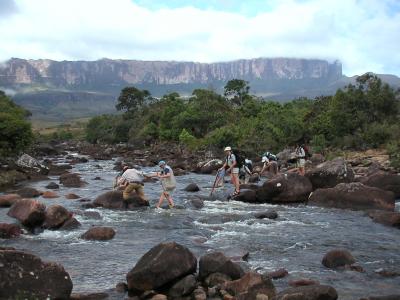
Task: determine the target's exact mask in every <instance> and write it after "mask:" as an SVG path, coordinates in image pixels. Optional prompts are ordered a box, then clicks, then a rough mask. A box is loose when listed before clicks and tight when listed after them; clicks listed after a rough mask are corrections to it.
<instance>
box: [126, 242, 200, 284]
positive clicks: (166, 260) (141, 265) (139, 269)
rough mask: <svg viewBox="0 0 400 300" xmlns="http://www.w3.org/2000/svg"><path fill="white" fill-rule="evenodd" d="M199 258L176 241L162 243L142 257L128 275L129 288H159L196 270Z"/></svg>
mask: <svg viewBox="0 0 400 300" xmlns="http://www.w3.org/2000/svg"><path fill="white" fill-rule="evenodd" d="M196 268H197V259H196V257H195V256H194V255H193V253H192V252H190V250H189V249H188V248H186V247H184V246H182V245H179V244H177V243H175V242H170V243H161V244H158V245H157V246H155V247H153V248H152V249H151V250H150V251H148V252H147V253H146V254H145V255H143V256H142V258H140V260H139V261H138V262H137V264H136V265H135V267H134V268H133V269H132V270H131V271H129V273H128V274H127V276H126V279H127V282H128V288H129V290H136V291H148V290H157V289H159V288H161V287H163V286H165V285H167V284H171V283H173V282H174V281H176V280H177V279H179V278H182V277H184V276H186V275H189V274H193V273H195V272H196Z"/></svg>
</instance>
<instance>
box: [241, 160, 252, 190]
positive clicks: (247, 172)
mask: <svg viewBox="0 0 400 300" xmlns="http://www.w3.org/2000/svg"><path fill="white" fill-rule="evenodd" d="M252 174H253V162H252V161H251V160H250V159H248V158H245V160H244V164H243V166H242V167H241V168H240V170H239V182H240V183H246V184H247V183H249V179H250V176H251V175H252Z"/></svg>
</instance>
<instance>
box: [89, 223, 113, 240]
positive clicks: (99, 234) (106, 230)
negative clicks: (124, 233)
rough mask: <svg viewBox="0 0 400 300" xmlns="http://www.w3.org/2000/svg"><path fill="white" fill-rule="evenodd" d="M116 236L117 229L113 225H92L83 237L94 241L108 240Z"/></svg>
mask: <svg viewBox="0 0 400 300" xmlns="http://www.w3.org/2000/svg"><path fill="white" fill-rule="evenodd" d="M114 236H115V230H114V229H113V228H111V227H100V226H99V227H98V226H95V227H92V228H90V229H89V230H88V231H86V232H85V233H84V234H82V235H81V238H82V239H84V240H94V241H107V240H111V239H112V238H113V237H114Z"/></svg>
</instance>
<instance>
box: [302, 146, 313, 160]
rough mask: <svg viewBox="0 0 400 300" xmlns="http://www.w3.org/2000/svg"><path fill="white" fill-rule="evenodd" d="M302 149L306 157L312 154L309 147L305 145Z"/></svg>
mask: <svg viewBox="0 0 400 300" xmlns="http://www.w3.org/2000/svg"><path fill="white" fill-rule="evenodd" d="M303 149H304V153H305V154H306V158H310V157H311V156H312V154H311V152H310V149H309V148H308V147H307V146H306V145H304V146H303Z"/></svg>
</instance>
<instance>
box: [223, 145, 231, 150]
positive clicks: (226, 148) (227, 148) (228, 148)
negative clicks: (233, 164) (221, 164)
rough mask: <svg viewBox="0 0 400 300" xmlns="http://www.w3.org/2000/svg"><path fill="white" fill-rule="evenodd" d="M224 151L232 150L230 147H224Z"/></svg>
mask: <svg viewBox="0 0 400 300" xmlns="http://www.w3.org/2000/svg"><path fill="white" fill-rule="evenodd" d="M224 151H232V148H231V147H229V146H228V147H225V149H224Z"/></svg>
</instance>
